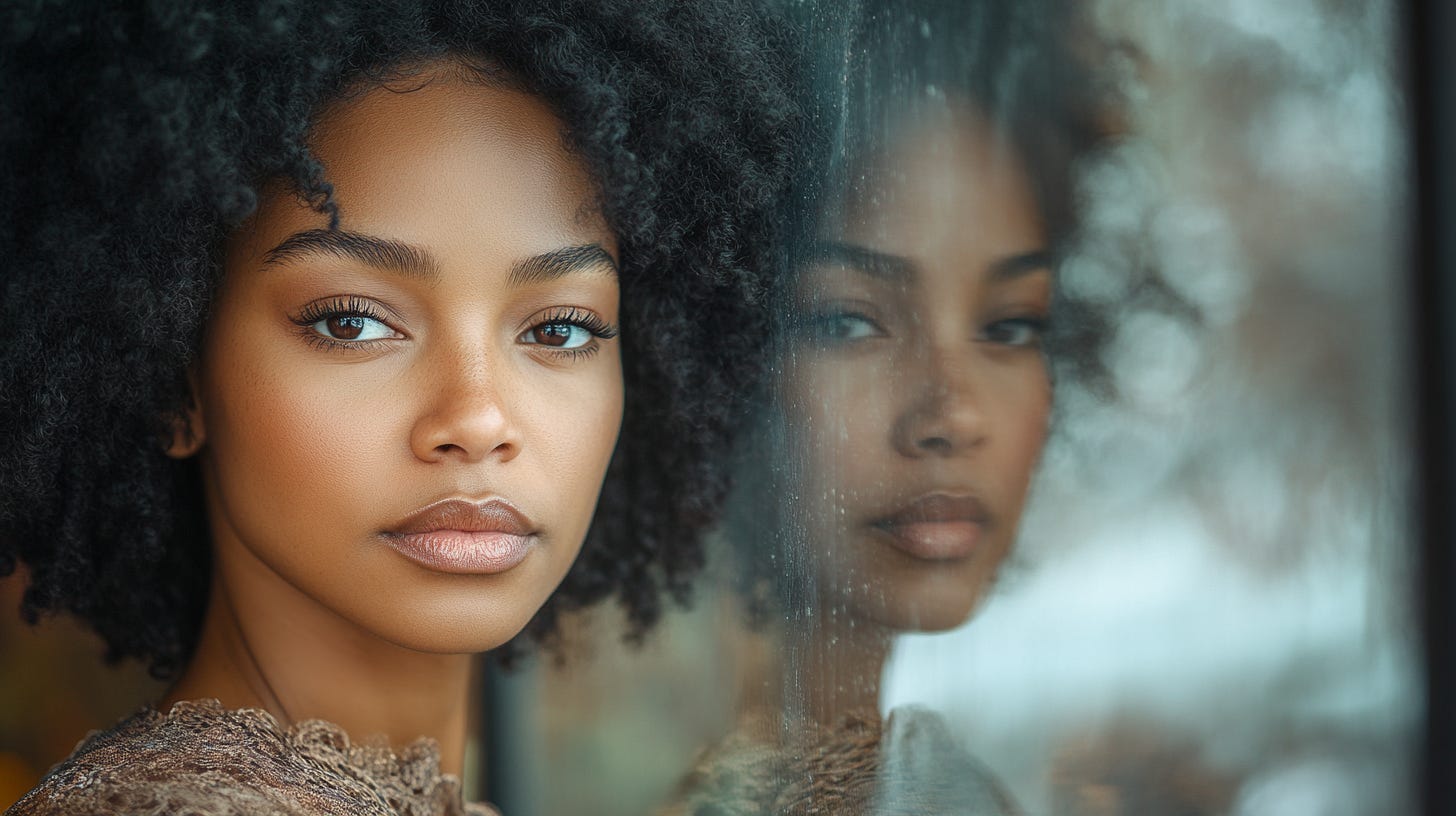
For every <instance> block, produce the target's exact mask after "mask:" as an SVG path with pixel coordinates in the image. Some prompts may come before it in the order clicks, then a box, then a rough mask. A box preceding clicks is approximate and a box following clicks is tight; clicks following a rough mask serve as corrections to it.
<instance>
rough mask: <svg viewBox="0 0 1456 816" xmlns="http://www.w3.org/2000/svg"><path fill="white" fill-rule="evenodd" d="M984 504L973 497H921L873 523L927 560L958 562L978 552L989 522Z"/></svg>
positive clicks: (901, 547)
mask: <svg viewBox="0 0 1456 816" xmlns="http://www.w3.org/2000/svg"><path fill="white" fill-rule="evenodd" d="M990 521H991V516H990V514H989V513H987V512H986V507H985V505H983V504H981V502H980V501H979V500H977V499H976V498H975V497H973V496H950V495H946V494H944V493H935V494H931V495H928V496H922V497H921V498H919V499H916V500H915V501H913V502H911V503H909V504H907V505H905V506H904V507H903V508H901V509H900V510H897V511H896V512H895V513H893V514H891V515H888V516H885V517H883V518H880V519H877V520H876V521H874V522H872V523H871V524H870V526H871V527H873V528H874V529H876V530H879V531H881V532H883V533H885V534H887V536H888V537H889V540H890V543H891V544H893V545H894V546H895V547H896V548H897V549H899V550H901V551H903V552H905V553H906V554H908V555H913V556H915V557H916V558H922V559H925V560H927V561H955V560H959V559H962V558H966V557H969V556H970V555H971V554H972V553H974V552H975V551H976V546H977V545H978V544H979V543H980V540H981V537H982V536H983V535H985V532H986V528H987V527H988V526H989V525H990Z"/></svg>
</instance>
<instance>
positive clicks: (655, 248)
mask: <svg viewBox="0 0 1456 816" xmlns="http://www.w3.org/2000/svg"><path fill="white" fill-rule="evenodd" d="M783 36H785V34H784V29H783V28H782V26H780V25H777V24H775V23H773V22H772V21H771V18H770V17H769V16H767V15H766V14H765V13H764V11H763V10H762V9H760V8H757V7H756V6H754V5H753V2H752V0H741V1H740V0H703V1H702V2H682V0H554V1H552V2H539V1H538V2H531V0H479V1H478V2H477V1H476V0H435V1H431V0H415V1H414V2H388V3H379V2H348V0H307V2H289V1H288V0H266V1H265V2H255V3H210V2H204V1H203V0H152V1H151V2H132V3H124V4H115V3H102V2H97V3H81V2H56V1H47V0H36V2H28V3H17V4H9V5H8V6H7V7H6V9H5V10H3V11H0V88H4V92H3V93H0V259H3V260H0V265H3V266H0V270H3V287H4V288H3V300H0V575H5V574H9V573H11V572H12V571H14V570H15V568H16V565H17V562H20V563H23V564H24V565H25V566H26V567H27V570H28V574H29V585H28V587H27V590H26V592H25V596H24V600H23V604H22V612H23V614H24V615H25V616H26V617H27V618H28V619H29V620H32V621H34V620H35V619H36V618H37V617H38V616H39V615H40V614H42V613H49V612H54V611H69V612H72V613H75V614H76V615H78V616H79V617H80V618H82V619H84V620H85V621H86V622H87V623H89V624H90V625H91V626H92V627H93V628H94V629H95V630H96V631H97V632H98V633H99V634H100V635H101V636H102V638H104V640H105V641H106V643H107V645H108V657H109V658H110V659H119V658H125V657H134V658H140V659H143V660H145V661H148V662H149V663H150V665H151V667H152V670H153V672H154V673H156V674H158V675H161V676H166V675H170V674H175V673H176V672H177V670H178V669H179V668H180V667H181V666H182V665H183V664H184V663H185V661H186V660H187V659H188V657H189V655H190V652H191V650H192V648H193V646H194V642H195V639H196V637H197V634H198V630H199V625H200V622H201V617H202V613H203V610H204V608H205V603H206V598H207V592H208V582H209V576H210V548H209V545H208V531H207V530H208V528H207V519H206V516H205V511H204V508H203V505H202V501H201V497H200V494H199V488H198V482H199V479H198V476H197V469H196V468H197V466H196V465H195V464H194V463H193V462H192V461H183V462H177V461H174V460H171V459H169V458H167V457H166V456H165V455H164V452H163V451H164V443H163V439H164V438H167V437H168V433H169V431H168V428H169V427H170V424H171V423H172V422H174V421H175V420H176V419H177V418H178V417H180V416H182V415H183V412H184V411H185V409H186V406H187V400H188V392H187V389H186V386H185V377H184V372H185V370H186V367H187V366H188V364H189V363H191V362H193V361H194V360H195V359H196V358H197V354H198V344H199V340H200V338H201V335H202V333H203V330H204V327H205V321H206V317H207V314H208V309H209V305H210V303H211V300H212V298H213V296H214V293H215V291H216V288H217V286H218V283H219V278H220V274H221V265H220V258H219V251H220V247H221V246H222V244H223V242H224V240H225V239H226V238H227V236H228V235H229V234H230V233H231V231H232V230H233V229H234V228H235V227H236V226H237V225H239V223H240V222H241V221H242V220H243V219H245V218H246V217H247V216H248V215H249V214H250V213H251V212H252V211H253V209H254V207H255V205H256V202H257V200H258V197H259V190H260V188H261V187H262V185H264V184H266V183H270V182H272V181H274V180H280V179H281V180H283V181H285V182H287V183H289V184H291V185H293V187H294V189H296V190H297V192H298V194H299V195H300V196H302V197H303V198H304V199H305V200H307V201H308V202H309V203H310V204H312V205H313V206H314V207H315V208H316V209H318V210H319V211H320V212H322V213H325V214H329V215H331V216H332V220H333V222H334V223H335V224H337V217H338V205H337V204H336V203H335V202H334V200H333V197H332V188H331V186H330V184H329V179H328V178H327V177H326V176H325V174H324V172H323V169H322V167H321V165H320V163H319V162H318V160H317V159H316V158H315V156H314V155H313V154H312V153H311V152H310V149H309V146H308V136H309V132H310V127H311V124H312V123H313V122H314V121H315V120H316V118H317V116H318V114H319V111H320V109H321V108H322V107H323V106H325V105H327V104H328V103H330V102H331V101H334V100H337V99H338V98H340V96H341V94H343V93H344V92H345V91H346V90H348V89H351V88H357V87H359V86H360V85H361V84H364V85H368V84H369V83H377V82H379V81H382V79H383V78H387V77H392V76H398V75H399V74H400V73H401V72H405V73H407V72H408V69H409V67H410V66H418V65H420V64H423V63H425V62H428V61H431V60H440V59H453V60H455V61H457V62H459V63H461V64H463V65H468V66H474V67H475V69H476V70H479V71H483V72H487V73H493V74H495V75H496V76H495V77H494V78H495V79H496V80H500V79H501V77H502V76H503V77H506V78H507V79H509V81H511V82H514V83H518V84H519V86H520V87H521V88H523V89H525V90H527V91H529V92H530V93H533V94H536V95H538V96H539V97H540V98H542V99H543V100H545V101H546V102H547V103H548V104H549V105H550V106H551V107H552V109H553V110H554V111H555V112H556V114H557V115H558V116H559V117H560V119H561V120H562V121H563V122H564V124H565V134H564V135H565V137H566V140H567V143H568V145H569V146H570V148H571V149H572V150H573V151H574V152H575V153H576V154H577V155H578V156H579V157H580V158H581V159H582V160H583V162H584V163H585V164H586V166H587V167H588V168H589V169H590V171H591V173H592V174H593V176H594V179H595V181H596V183H597V185H598V188H599V197H600V200H599V205H600V207H601V210H602V212H603V214H604V215H605V217H606V219H607V221H608V223H609V225H610V227H611V228H612V230H613V231H614V233H615V235H616V237H617V239H618V242H619V246H620V250H621V276H620V280H621V287H622V304H623V307H622V323H623V333H622V356H623V365H624V377H625V381H626V394H627V396H626V409H625V417H624V420H623V426H622V431H621V436H620V440H621V441H620V442H619V444H618V446H617V449H616V451H615V454H614V458H613V459H612V462H611V464H610V467H609V469H608V473H607V477H606V481H605V484H604V486H603V489H602V494H601V498H600V502H599V505H598V511H597V514H596V516H595V518H594V520H593V523H592V527H591V529H590V532H589V534H588V537H587V542H586V545H585V547H584V549H583V551H582V554H581V556H580V558H579V559H578V560H577V562H576V563H575V565H574V566H573V568H572V570H571V572H570V573H569V574H568V575H567V577H566V579H565V581H564V582H563V583H562V585H561V587H560V588H559V589H558V590H557V592H556V593H555V594H554V595H553V596H552V598H551V600H550V601H548V602H547V604H546V605H545V607H544V608H542V609H541V610H540V612H539V613H538V614H537V615H536V616H535V617H534V618H533V619H532V621H531V622H530V623H529V624H528V626H527V628H526V631H525V632H524V633H523V635H522V637H524V638H531V639H535V640H549V639H550V636H551V635H552V633H553V632H554V630H555V627H556V623H557V620H558V617H559V615H560V614H561V613H562V612H563V611H566V610H571V609H575V608H579V607H583V606H585V605H588V604H592V603H594V602H597V601H600V600H602V599H605V598H607V597H610V596H616V597H617V598H618V599H619V601H620V602H621V603H622V605H623V606H624V607H625V609H626V612H627V618H628V620H629V622H630V624H631V627H630V628H631V633H633V634H637V635H640V634H641V633H642V632H644V631H645V630H646V629H647V628H648V627H649V626H650V625H651V624H652V623H653V622H654V621H655V620H656V619H657V618H658V616H659V615H660V613H661V610H662V607H663V603H664V599H665V598H677V599H679V600H681V599H684V598H685V596H686V593H687V588H688V581H689V579H690V578H691V576H692V575H693V574H694V572H695V571H696V570H697V569H698V567H699V566H700V564H701V561H702V550H701V545H700V543H699V539H700V533H701V531H702V530H703V529H704V528H705V527H706V526H707V525H708V524H710V523H711V522H712V521H713V520H714V519H715V517H716V515H717V513H718V508H719V505H720V502H721V500H722V498H723V496H724V494H725V492H726V491H727V487H728V478H727V475H726V474H725V472H724V468H723V467H721V465H722V462H721V460H722V459H723V458H724V455H725V454H726V452H727V451H728V449H729V444H730V439H731V438H732V434H733V433H734V431H735V428H736V426H737V424H738V423H739V422H740V421H741V417H742V411H741V400H740V397H741V395H742V394H743V393H744V392H745V391H746V390H748V389H751V388H752V387H753V383H754V382H755V378H756V377H757V376H758V367H759V365H760V363H761V360H762V358H763V352H762V344H763V342H764V337H765V334H766V331H765V325H766V309H765V305H764V303H763V300H764V297H765V294H766V292H768V291H769V289H770V288H771V281H772V277H773V275H774V273H775V264H776V263H778V262H779V261H780V259H781V258H782V254H781V253H780V252H778V251H777V249H776V246H777V243H778V233H779V229H778V227H777V224H778V223H779V219H778V218H777V217H776V216H777V211H776V207H777V206H778V201H779V196H780V195H781V193H782V192H783V190H784V189H785V187H786V185H787V184H788V182H789V180H790V176H791V170H792V169H793V166H794V165H795V155H796V151H797V150H798V144H799V137H798V121H799V118H800V117H799V113H798V111H799V108H798V103H797V101H796V100H795V99H794V98H793V96H792V94H791V93H789V89H788V88H787V87H786V85H785V81H784V75H783V71H781V70H780V68H779V67H778V66H780V65H781V64H782V63H783V58H784V55H786V54H788V53H789V49H788V48H787V47H786V46H785V45H784V44H783V43H782V42H781V38H782V37H783ZM518 641H519V639H518ZM518 649H519V644H518V643H517V642H513V643H512V644H511V645H510V647H509V648H508V649H507V652H514V651H516V650H518Z"/></svg>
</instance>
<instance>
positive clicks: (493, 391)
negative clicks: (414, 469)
mask: <svg viewBox="0 0 1456 816" xmlns="http://www.w3.org/2000/svg"><path fill="white" fill-rule="evenodd" d="M485 356H486V355H484V354H481V353H478V352H477V353H469V352H463V353H456V354H452V355H449V356H448V357H447V358H446V359H443V360H441V361H440V362H439V363H438V364H437V365H435V366H432V367H431V373H430V376H429V378H428V379H427V381H426V382H424V383H422V384H421V385H420V386H417V387H419V388H420V392H419V393H420V394H421V396H422V400H421V408H420V411H419V414H418V415H417V416H416V418H415V423H414V426H413V427H412V428H411V430H410V448H411V449H412V450H413V451H414V454H415V457H416V458H418V459H420V460H421V461H424V462H445V461H450V460H458V461H463V462H472V463H473V462H481V461H484V460H486V459H488V458H492V457H493V458H495V459H497V460H498V461H500V462H508V461H510V460H511V459H514V458H515V457H516V454H518V453H519V452H520V448H521V440H520V437H519V433H518V429H517V427H516V424H515V422H514V421H513V420H512V416H511V412H510V411H509V410H508V405H507V403H508V400H507V399H505V397H506V396H507V393H508V392H509V383H508V381H506V379H505V377H504V373H503V372H500V371H495V370H492V367H491V366H490V365H489V363H488V361H487V360H486V359H485Z"/></svg>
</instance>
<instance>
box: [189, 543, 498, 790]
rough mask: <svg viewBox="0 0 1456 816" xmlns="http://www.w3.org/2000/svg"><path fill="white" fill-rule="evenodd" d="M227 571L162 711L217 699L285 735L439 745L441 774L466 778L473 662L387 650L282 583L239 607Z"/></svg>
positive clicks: (218, 575) (216, 580)
mask: <svg viewBox="0 0 1456 816" xmlns="http://www.w3.org/2000/svg"><path fill="white" fill-rule="evenodd" d="M235 568H237V567H235ZM242 568H247V569H253V570H258V569H262V570H267V567H265V566H263V565H262V564H259V563H254V564H251V565H244V566H243V567H242ZM226 569H227V568H226V567H221V566H220V567H217V568H215V571H214V576H213V581H212V591H211V597H210V600H209V603H208V609H207V613H206V615H205V617H204V619H203V625H202V632H201V634H200V637H199V640H198V644H197V648H196V650H195V652H194V654H193V658H192V660H191V662H190V663H189V664H188V666H187V669H186V671H185V672H184V673H183V675H182V677H181V678H180V679H179V681H178V682H177V684H176V685H175V686H174V687H173V688H172V689H171V691H169V692H168V694H167V695H166V697H165V698H164V699H163V701H162V708H163V710H164V711H165V710H166V709H167V708H170V706H171V704H172V703H175V702H177V701H179V700H189V699H202V698H217V699H218V700H220V701H221V702H222V704H223V705H224V706H226V707H228V708H260V709H263V710H265V711H267V712H269V713H270V714H272V715H273V716H274V717H275V718H276V719H277V720H278V721H279V722H280V723H283V724H284V725H289V724H292V723H295V722H298V721H301V720H309V719H322V720H327V721H329V722H332V723H334V724H336V725H338V726H340V727H341V728H343V729H344V730H345V731H346V732H348V734H349V735H350V737H351V738H353V739H356V740H358V739H362V738H367V737H370V736H374V735H382V736H384V737H385V738H386V739H387V740H388V741H389V743H390V745H391V746H393V747H395V748H400V747H403V746H405V745H408V744H409V743H411V742H414V741H415V740H416V739H418V738H419V737H422V736H423V737H431V738H433V739H434V740H435V741H436V742H437V743H438V744H439V747H440V767H441V771H443V772H445V773H451V774H455V775H457V776H459V775H461V774H462V772H463V770H464V758H465V741H466V736H467V734H468V732H469V723H470V699H471V689H472V678H473V671H472V667H473V660H472V659H471V656H470V655H458V654H445V655H440V654H427V653H423V652H417V651H413V650H410V649H405V648H402V647H400V646H397V645H395V644H392V643H389V642H387V641H384V640H381V639H380V638H378V637H376V636H374V635H373V634H371V633H368V632H366V631H364V630H363V629H361V628H360V627H358V626H356V625H354V624H352V623H351V622H349V621H347V620H345V619H343V618H341V617H339V616H338V615H337V614H335V613H334V612H332V611H331V610H328V609H326V608H324V607H322V606H321V605H320V604H318V602H317V601H315V600H313V599H312V598H309V597H307V596H305V595H304V594H303V593H301V592H299V591H297V590H296V589H294V588H293V587H291V586H289V585H287V584H286V582H284V581H283V579H281V578H279V577H278V576H276V575H274V576H272V577H273V579H274V580H276V581H277V582H278V584H280V585H281V586H277V587H275V588H276V589H277V590H278V591H275V592H269V593H266V596H259V595H257V594H255V593H250V596H251V597H240V596H239V594H238V593H232V592H230V591H229V589H228V587H229V585H230V584H232V583H233V582H231V581H229V580H227V577H226ZM269 573H270V574H271V571H269ZM254 577H256V574H255V576H254Z"/></svg>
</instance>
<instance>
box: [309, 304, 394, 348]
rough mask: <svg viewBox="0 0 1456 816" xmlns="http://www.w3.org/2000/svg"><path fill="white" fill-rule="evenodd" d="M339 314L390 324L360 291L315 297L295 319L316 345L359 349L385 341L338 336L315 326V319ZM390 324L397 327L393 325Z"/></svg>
mask: <svg viewBox="0 0 1456 816" xmlns="http://www.w3.org/2000/svg"><path fill="white" fill-rule="evenodd" d="M335 317H364V318H368V319H370V320H375V321H378V322H380V323H383V324H384V325H386V326H389V320H388V319H387V318H386V317H385V315H383V314H381V313H380V310H379V309H378V308H376V307H375V306H374V304H372V303H370V302H369V301H368V300H365V299H364V298H361V297H359V296H357V295H348V296H341V297H333V298H329V299H327V300H321V301H314V302H313V303H310V304H308V305H307V306H304V307H303V309H302V310H301V311H299V313H298V316H297V317H295V318H293V322H294V323H297V324H298V326H299V328H300V329H301V330H302V331H301V334H302V335H303V339H304V340H305V341H306V342H308V343H309V344H310V345H312V346H313V347H315V348H320V349H329V350H356V351H357V350H361V349H369V348H374V347H375V346H376V345H377V344H379V343H381V342H383V341H381V340H335V339H334V338H332V337H324V336H323V335H321V334H319V333H318V332H316V331H314V330H313V326H314V324H315V323H318V322H319V321H321V320H329V319H331V318H335ZM390 328H393V327H392V326H390Z"/></svg>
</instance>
